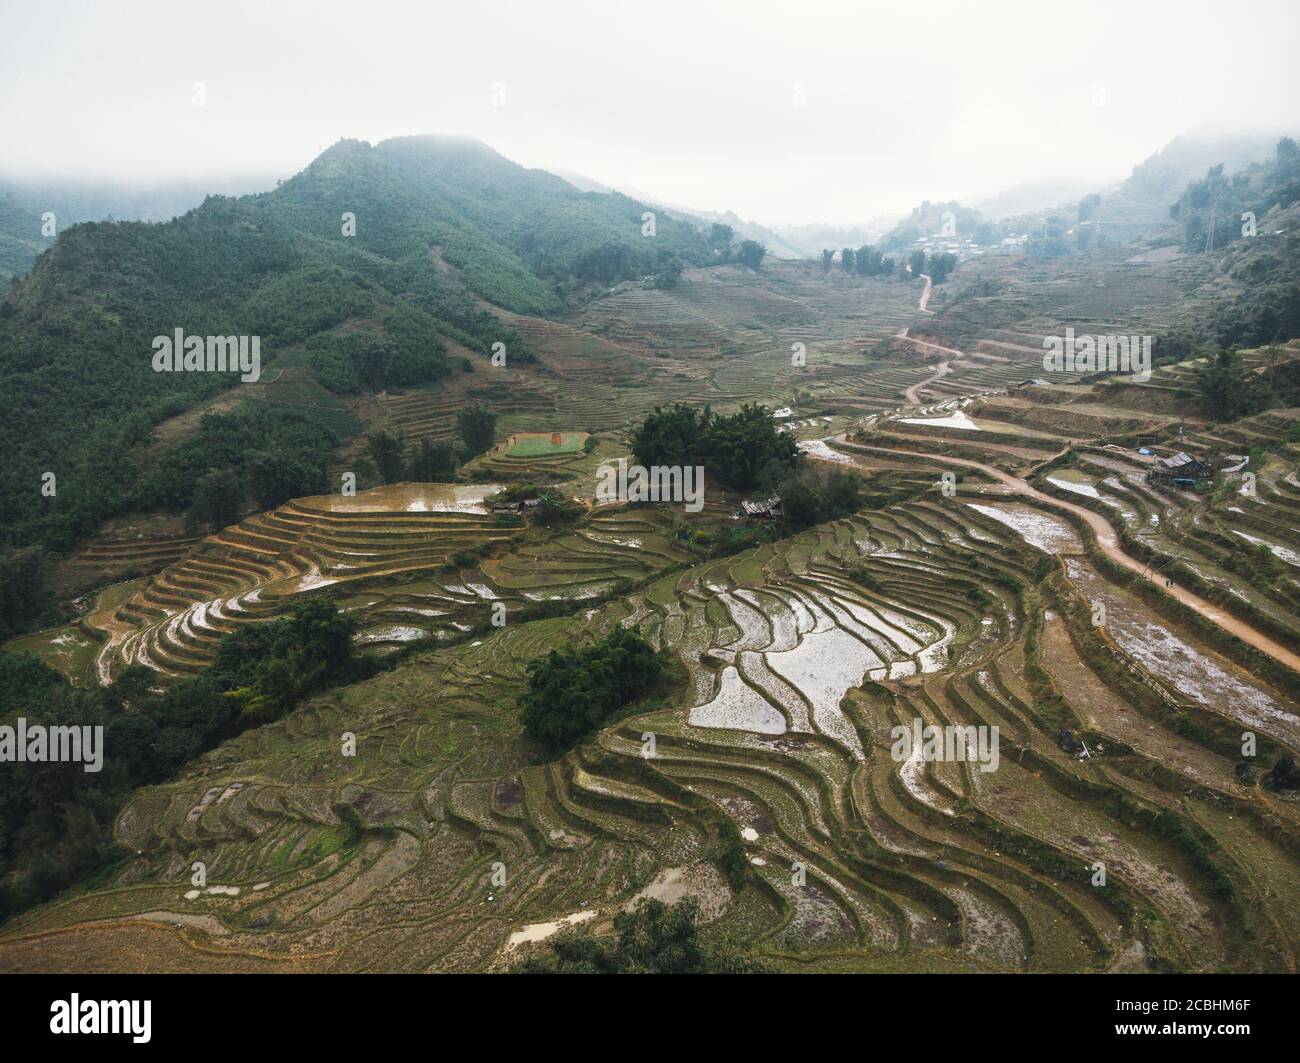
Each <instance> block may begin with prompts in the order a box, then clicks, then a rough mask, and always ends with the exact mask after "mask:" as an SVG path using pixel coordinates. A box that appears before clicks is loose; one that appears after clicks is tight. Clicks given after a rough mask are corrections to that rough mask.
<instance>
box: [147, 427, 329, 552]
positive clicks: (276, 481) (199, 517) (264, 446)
mask: <svg viewBox="0 0 1300 1063" xmlns="http://www.w3.org/2000/svg"><path fill="white" fill-rule="evenodd" d="M338 442H339V437H338V435H337V434H336V433H335V432H334V431H333V430H332V429H331V428H329V427H328V426H327V425H325V424H322V423H321V422H319V421H318V420H316V419H315V418H313V417H312V416H311V415H310V414H308V413H304V412H301V411H298V410H292V409H287V408H285V407H281V406H273V405H270V404H266V403H246V404H245V405H243V406H241V407H239V408H238V409H236V410H235V411H234V412H233V413H210V414H205V415H204V417H203V418H202V420H200V422H199V428H198V431H197V432H196V433H195V434H194V435H192V436H191V437H190V438H189V439H187V440H185V441H184V442H182V443H180V444H178V445H177V446H175V447H173V448H171V449H170V450H169V451H168V452H167V454H166V455H165V457H164V459H163V460H161V461H159V462H158V464H156V465H155V466H153V467H152V468H151V469H149V470H148V471H146V472H145V473H144V474H143V476H142V477H141V479H140V481H139V483H138V485H137V487H136V489H135V490H134V491H133V492H132V493H131V494H130V495H129V496H128V497H129V498H130V500H131V501H132V502H133V504H134V505H133V508H136V509H141V510H149V509H188V511H189V515H190V519H191V521H192V522H193V523H194V524H195V526H197V527H200V528H209V529H214V528H224V527H225V526H226V525H228V524H233V523H234V522H235V521H237V520H238V519H239V517H240V514H241V513H242V512H243V510H244V509H245V507H247V506H248V505H249V504H250V503H253V504H255V505H256V506H257V508H259V509H271V508H273V507H275V506H278V505H281V504H282V503H284V502H287V501H288V500H289V499H291V498H300V497H302V496H303V495H316V494H323V493H324V492H326V491H328V490H329V481H328V478H327V474H326V469H327V466H328V465H329V460H330V455H331V454H332V453H333V451H334V447H335V446H336V445H337V444H338Z"/></svg>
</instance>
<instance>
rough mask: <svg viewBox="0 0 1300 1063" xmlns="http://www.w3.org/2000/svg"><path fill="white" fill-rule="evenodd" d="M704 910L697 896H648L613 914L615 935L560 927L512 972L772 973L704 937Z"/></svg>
mask: <svg viewBox="0 0 1300 1063" xmlns="http://www.w3.org/2000/svg"><path fill="white" fill-rule="evenodd" d="M699 923H700V910H699V902H698V901H696V900H695V899H694V898H688V899H686V900H684V901H678V902H677V903H676V904H674V905H672V906H671V907H670V906H668V905H665V904H664V903H663V901H659V900H654V899H652V898H644V899H642V900H641V901H640V902H638V904H637V906H636V907H635V908H634V909H632V911H630V912H620V913H619V914H618V915H616V916H615V917H614V936H613V937H605V936H599V935H596V934H590V933H586V932H584V931H582V930H579V929H577V928H574V929H570V930H564V931H561V932H560V933H559V934H556V935H555V937H553V938H552V939H551V941H550V943H549V949H548V951H547V952H546V953H545V954H543V955H541V956H538V957H536V958H534V959H529V960H524V961H523V962H522V963H517V964H515V965H514V966H513V967H512V968H511V969H510V970H511V973H512V974H770V973H773V971H772V969H771V968H769V967H768V966H766V965H765V964H763V963H761V962H760V961H757V960H753V959H750V958H748V957H745V956H742V955H740V954H738V953H735V952H732V951H730V950H728V949H725V948H715V947H710V946H707V945H705V944H703V943H701V942H700V940H699Z"/></svg>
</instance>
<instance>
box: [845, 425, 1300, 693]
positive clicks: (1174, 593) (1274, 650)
mask: <svg viewBox="0 0 1300 1063" xmlns="http://www.w3.org/2000/svg"><path fill="white" fill-rule="evenodd" d="M834 442H835V443H837V444H839V445H840V446H843V447H847V448H849V449H850V450H852V449H853V448H854V444H852V443H850V442H848V440H847V439H846V438H845V436H844V435H842V434H841V435H839V436H836V437H835V438H834ZM873 449H874V450H879V451H883V452H886V453H889V454H898V455H901V456H904V457H912V458H921V459H924V460H925V461H926V462H927V463H929V464H931V465H933V464H935V463H942V464H946V465H962V466H965V467H966V468H969V469H978V470H979V471H980V472H982V473H984V474H985V475H986V476H989V477H991V478H992V479H994V480H995V481H997V482H998V483H1000V484H1002V485H1003V486H1004V487H1005V488H1006V489H1007V493H1008V494H1013V495H1020V496H1021V497H1024V498H1030V499H1033V500H1034V501H1035V502H1037V503H1039V504H1040V505H1042V506H1043V507H1045V508H1047V509H1055V510H1057V511H1065V512H1069V513H1073V514H1075V515H1076V516H1078V517H1080V518H1082V519H1083V520H1084V521H1086V522H1087V523H1088V526H1089V527H1090V528H1092V530H1093V532H1094V533H1095V534H1096V536H1097V545H1098V546H1099V547H1100V548H1101V550H1102V551H1103V552H1104V553H1105V554H1106V556H1107V557H1109V558H1110V559H1111V560H1112V561H1114V562H1115V563H1116V564H1118V565H1122V566H1123V567H1124V568H1126V569H1128V570H1129V571H1130V572H1135V573H1137V574H1138V575H1139V576H1141V577H1142V578H1143V579H1145V580H1146V581H1147V582H1148V583H1150V584H1151V585H1152V586H1154V587H1157V588H1159V589H1160V590H1161V591H1163V592H1164V593H1165V594H1167V595H1169V596H1170V597H1171V598H1173V599H1175V600H1176V601H1179V602H1181V603H1182V604H1183V605H1185V606H1187V607H1188V608H1189V609H1193V610H1195V611H1196V612H1197V613H1199V614H1200V615H1201V616H1203V617H1205V619H1207V620H1209V621H1210V622H1211V623H1212V624H1215V625H1217V626H1218V627H1220V628H1222V629H1223V630H1224V631H1227V632H1229V633H1231V634H1233V635H1236V636H1237V638H1239V639H1241V641H1242V642H1245V643H1247V644H1248V645H1251V646H1254V647H1255V649H1257V650H1259V651H1260V652H1262V653H1266V654H1268V655H1269V656H1270V657H1272V658H1273V659H1274V660H1275V661H1278V662H1280V663H1281V664H1284V665H1286V666H1287V667H1288V668H1290V669H1291V670H1292V671H1295V672H1300V655H1297V654H1295V653H1293V652H1292V651H1291V650H1289V649H1287V648H1286V647H1285V646H1283V645H1282V644H1281V643H1279V642H1276V641H1274V640H1273V639H1271V638H1269V637H1268V636H1267V635H1265V634H1263V633H1261V632H1259V631H1256V630H1255V629H1254V628H1253V627H1251V626H1250V625H1249V624H1246V623H1244V622H1243V621H1241V620H1238V619H1237V618H1236V617H1235V616H1232V615H1231V614H1230V613H1225V612H1224V611H1223V610H1222V609H1219V608H1218V607H1217V606H1214V605H1211V604H1210V603H1209V602H1207V601H1205V599H1203V598H1199V597H1197V596H1196V595H1195V594H1193V593H1192V592H1191V591H1188V590H1184V589H1183V588H1182V587H1180V586H1178V585H1177V584H1173V585H1171V586H1168V587H1167V586H1165V582H1164V578H1163V577H1160V576H1157V575H1156V574H1155V573H1152V572H1149V571H1147V566H1146V565H1145V564H1143V563H1142V562H1141V561H1139V560H1137V558H1135V557H1130V556H1129V555H1128V554H1126V553H1125V552H1124V551H1123V549H1122V548H1121V547H1120V545H1119V538H1118V536H1116V534H1115V529H1114V528H1113V527H1111V524H1110V522H1109V521H1108V520H1107V519H1106V518H1105V517H1103V516H1102V515H1101V514H1100V513H1094V512H1093V511H1092V510H1090V509H1088V508H1087V507H1086V506H1080V505H1076V504H1075V503H1073V502H1065V501H1062V500H1061V499H1059V498H1053V497H1052V496H1051V495H1045V494H1043V492H1042V491H1039V490H1038V489H1037V488H1035V487H1033V486H1032V485H1031V484H1029V482H1028V481H1026V480H1024V479H1022V478H1021V477H1019V476H1013V475H1011V473H1007V472H1003V471H1002V470H1001V469H995V468H994V467H993V466H992V465H985V464H984V463H983V462H978V461H971V460H970V459H969V458H952V457H948V456H946V455H935V454H925V453H922V452H920V451H912V450H895V449H894V448H892V447H874V448H873Z"/></svg>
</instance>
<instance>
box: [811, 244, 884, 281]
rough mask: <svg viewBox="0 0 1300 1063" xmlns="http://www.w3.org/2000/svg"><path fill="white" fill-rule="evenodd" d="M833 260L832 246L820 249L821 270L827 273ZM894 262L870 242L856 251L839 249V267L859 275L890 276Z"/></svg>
mask: <svg viewBox="0 0 1300 1063" xmlns="http://www.w3.org/2000/svg"><path fill="white" fill-rule="evenodd" d="M834 262H835V250H834V248H826V249H824V250H823V251H822V272H823V273H829V272H830V270H831V266H832V264H833V263H834ZM895 265H896V263H895V260H894V259H892V258H886V257H885V256H884V255H883V254H882V253H881V252H880V251H878V250H876V248H874V247H872V246H871V245H870V244H863V245H862V246H861V247H859V248H858V249H857V250H856V251H855V250H854V249H853V248H851V247H846V248H844V249H842V250H841V251H840V268H841V269H843V270H844V272H845V273H857V274H858V276H860V277H891V276H893V274H894V267H895Z"/></svg>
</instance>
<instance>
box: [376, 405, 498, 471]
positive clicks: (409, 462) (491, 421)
mask: <svg viewBox="0 0 1300 1063" xmlns="http://www.w3.org/2000/svg"><path fill="white" fill-rule="evenodd" d="M456 425H457V429H458V430H459V432H460V438H461V441H462V442H463V444H464V450H463V456H464V457H467V458H468V457H472V456H474V455H475V454H482V453H483V452H484V451H485V450H487V449H488V448H489V447H490V446H492V443H493V441H494V440H495V439H496V426H497V415H496V414H495V413H493V412H492V411H491V410H490V409H489V408H488V407H487V406H485V405H484V404H483V403H481V402H476V403H473V404H472V405H469V406H466V407H464V408H463V409H461V410H460V411H459V412H458V413H457V414H456ZM366 449H367V452H368V453H369V455H370V460H371V462H372V463H373V465H374V467H375V473H376V475H377V476H378V477H379V480H380V482H381V483H386V484H393V483H399V482H401V481H403V480H410V481H413V482H416V483H436V482H443V481H447V480H454V479H455V478H456V469H457V468H458V467H459V465H460V460H461V455H459V454H457V452H456V446H455V444H454V443H452V442H451V441H450V440H447V441H444V442H441V443H435V442H433V441H432V440H430V439H421V440H419V441H418V442H415V443H412V444H410V445H409V446H408V445H407V444H406V442H405V441H404V440H403V439H401V438H400V437H398V436H394V435H392V434H391V433H389V432H385V431H384V430H383V429H379V430H377V431H374V432H371V433H370V435H369V436H367V437H366Z"/></svg>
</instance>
